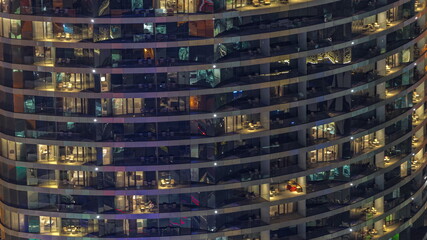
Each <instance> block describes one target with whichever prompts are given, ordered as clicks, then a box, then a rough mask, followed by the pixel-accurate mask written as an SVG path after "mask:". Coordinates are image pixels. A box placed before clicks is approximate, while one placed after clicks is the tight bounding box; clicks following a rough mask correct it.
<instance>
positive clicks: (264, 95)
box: [260, 39, 270, 240]
mask: <svg viewBox="0 0 427 240" xmlns="http://www.w3.org/2000/svg"><path fill="white" fill-rule="evenodd" d="M260 48H261V53H262V54H263V55H264V56H270V39H263V40H260ZM269 73H270V63H266V64H261V65H260V74H269ZM260 94H261V95H260V102H261V104H263V105H264V106H268V105H270V88H263V89H261V90H260ZM260 118H261V119H260V120H261V124H262V126H263V128H264V129H266V130H269V129H270V112H269V111H267V112H262V113H261V114H260ZM268 146H270V137H269V136H265V137H261V148H263V147H268ZM266 149H268V148H266ZM261 174H262V176H263V177H268V176H270V159H267V160H264V161H262V162H261ZM260 190H261V191H260V192H261V197H262V198H264V199H266V200H268V201H270V184H269V183H265V184H261V186H260ZM260 211H261V220H262V221H263V222H265V223H270V207H269V206H266V207H262V208H261V209H260ZM261 240H270V231H269V230H266V231H262V232H261Z"/></svg>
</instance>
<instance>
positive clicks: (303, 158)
mask: <svg viewBox="0 0 427 240" xmlns="http://www.w3.org/2000/svg"><path fill="white" fill-rule="evenodd" d="M298 48H299V50H300V51H305V50H307V33H300V34H298ZM298 72H299V73H300V74H301V75H307V59H306V58H305V57H302V58H298ZM298 95H299V98H300V99H305V98H307V82H299V83H298ZM298 119H299V121H301V122H307V120H308V119H307V106H306V105H305V106H300V107H298ZM298 143H299V144H300V145H301V146H307V129H301V130H298ZM298 167H300V168H301V169H303V170H305V169H307V153H306V152H300V153H299V154H298ZM297 182H298V184H299V185H300V186H301V187H302V189H304V192H306V191H307V188H306V185H307V184H306V178H305V176H303V177H299V178H298V179H297ZM298 213H299V214H300V215H301V216H306V201H305V200H301V201H298ZM297 230H298V236H300V237H302V238H304V239H305V238H306V224H305V223H301V224H298V225H297Z"/></svg>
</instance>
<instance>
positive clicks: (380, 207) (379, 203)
mask: <svg viewBox="0 0 427 240" xmlns="http://www.w3.org/2000/svg"><path fill="white" fill-rule="evenodd" d="M374 207H375V209H376V210H377V212H378V213H379V214H382V213H384V197H380V198H378V199H375V202H374ZM383 225H384V219H381V220H378V221H376V222H375V224H374V227H375V230H377V231H378V234H379V235H382V234H383Z"/></svg>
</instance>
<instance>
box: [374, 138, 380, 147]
mask: <svg viewBox="0 0 427 240" xmlns="http://www.w3.org/2000/svg"><path fill="white" fill-rule="evenodd" d="M372 144H373V145H376V146H377V145H380V141H378V139H377V138H374V140H373V141H372Z"/></svg>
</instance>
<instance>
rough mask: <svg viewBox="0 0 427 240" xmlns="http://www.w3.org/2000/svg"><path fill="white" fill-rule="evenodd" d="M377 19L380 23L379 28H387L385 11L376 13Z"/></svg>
mask: <svg viewBox="0 0 427 240" xmlns="http://www.w3.org/2000/svg"><path fill="white" fill-rule="evenodd" d="M377 19H378V25H380V28H382V29H384V28H387V14H386V12H380V13H378V15H377Z"/></svg>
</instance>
